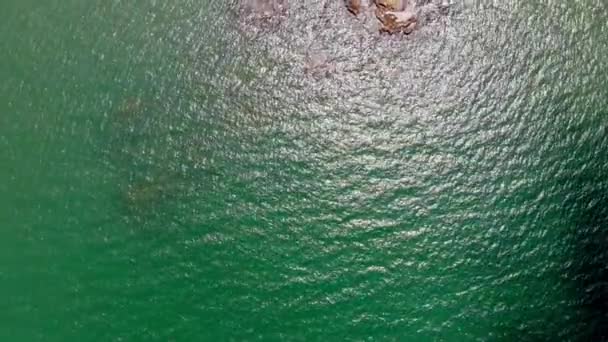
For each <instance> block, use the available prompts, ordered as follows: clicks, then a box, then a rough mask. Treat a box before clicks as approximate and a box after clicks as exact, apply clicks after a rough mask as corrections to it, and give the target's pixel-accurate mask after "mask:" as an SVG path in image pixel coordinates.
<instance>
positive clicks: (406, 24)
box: [376, 9, 418, 34]
mask: <svg viewBox="0 0 608 342" xmlns="http://www.w3.org/2000/svg"><path fill="white" fill-rule="evenodd" d="M376 17H377V18H378V20H380V23H381V24H382V26H381V27H380V31H381V32H386V33H390V34H393V33H400V32H402V33H405V34H410V33H412V31H414V29H415V28H416V26H417V22H418V18H417V16H416V13H414V12H412V11H382V10H379V9H376Z"/></svg>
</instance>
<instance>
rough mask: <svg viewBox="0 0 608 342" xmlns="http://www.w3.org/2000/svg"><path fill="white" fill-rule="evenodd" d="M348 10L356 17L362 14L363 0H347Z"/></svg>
mask: <svg viewBox="0 0 608 342" xmlns="http://www.w3.org/2000/svg"><path fill="white" fill-rule="evenodd" d="M346 8H347V9H348V11H349V12H350V13H352V14H354V15H359V13H361V0H346Z"/></svg>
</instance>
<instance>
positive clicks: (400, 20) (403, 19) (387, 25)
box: [345, 0, 448, 34]
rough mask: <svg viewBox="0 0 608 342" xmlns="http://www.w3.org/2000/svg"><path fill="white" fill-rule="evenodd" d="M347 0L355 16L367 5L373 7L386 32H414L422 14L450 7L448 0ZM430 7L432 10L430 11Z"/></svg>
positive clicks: (445, 9)
mask: <svg viewBox="0 0 608 342" xmlns="http://www.w3.org/2000/svg"><path fill="white" fill-rule="evenodd" d="M367 2H368V3H367V4H364V1H362V0H345V3H346V8H347V9H348V11H349V12H351V13H352V14H353V15H355V16H359V15H360V14H362V13H363V12H364V9H365V7H367V8H372V9H373V11H374V14H375V16H376V18H377V19H378V21H379V24H380V25H379V27H380V31H381V32H386V33H390V34H393V33H404V34H410V33H412V32H413V31H414V30H415V29H416V27H417V26H418V25H419V22H420V20H419V17H420V16H421V14H423V13H424V14H428V13H429V12H445V11H447V8H448V2H447V0H444V1H441V2H440V3H439V4H435V3H434V1H430V0H427V1H420V0H419V1H417V2H416V1H414V0H368V1H367ZM429 9H430V11H429Z"/></svg>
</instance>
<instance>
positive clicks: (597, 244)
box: [567, 180, 608, 341]
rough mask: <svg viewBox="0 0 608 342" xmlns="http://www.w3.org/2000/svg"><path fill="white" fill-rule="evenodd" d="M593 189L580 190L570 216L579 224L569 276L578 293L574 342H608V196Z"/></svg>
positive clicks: (602, 191)
mask: <svg viewBox="0 0 608 342" xmlns="http://www.w3.org/2000/svg"><path fill="white" fill-rule="evenodd" d="M593 183H595V182H592V184H593ZM595 184H597V185H601V184H602V183H601V181H600V180H597V183H595ZM592 186H593V185H589V184H587V186H583V187H581V192H582V193H581V194H579V195H578V196H576V198H575V201H574V202H575V203H573V205H572V206H571V207H570V208H569V211H570V212H569V213H568V214H569V216H571V217H572V218H573V219H574V222H576V224H575V225H574V229H575V231H574V232H573V234H572V236H573V244H572V258H573V260H572V261H573V263H572V265H570V267H569V270H568V272H567V275H568V278H569V279H568V280H570V281H572V282H573V285H574V288H575V291H576V299H575V300H576V307H575V308H574V309H575V310H576V309H578V310H577V311H579V316H578V318H577V324H576V328H577V331H576V333H575V336H573V339H574V340H577V341H608V192H607V191H606V189H605V187H598V188H596V189H592V188H591V189H590V187H592Z"/></svg>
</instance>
